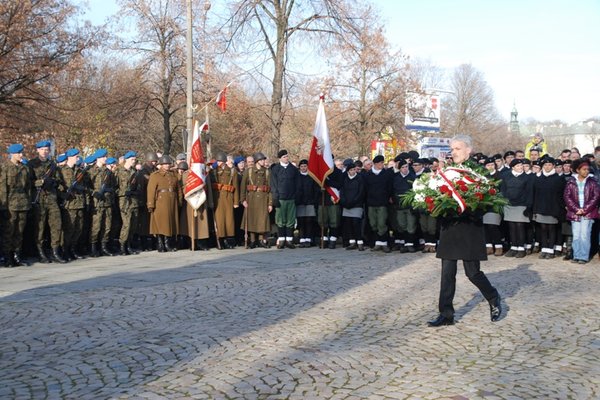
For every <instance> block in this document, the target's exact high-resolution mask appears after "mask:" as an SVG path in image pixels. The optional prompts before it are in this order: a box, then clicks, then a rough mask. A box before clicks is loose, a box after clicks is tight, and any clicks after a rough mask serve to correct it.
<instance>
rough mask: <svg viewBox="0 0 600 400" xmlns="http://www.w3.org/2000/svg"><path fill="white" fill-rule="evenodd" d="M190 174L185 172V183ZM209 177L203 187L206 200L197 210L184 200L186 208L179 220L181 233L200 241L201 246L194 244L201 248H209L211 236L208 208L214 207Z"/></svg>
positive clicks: (183, 179)
mask: <svg viewBox="0 0 600 400" xmlns="http://www.w3.org/2000/svg"><path fill="white" fill-rule="evenodd" d="M188 174H189V171H185V172H184V173H183V176H182V181H183V182H184V184H185V181H186V179H187V175H188ZM209 179H210V178H209V177H205V182H204V189H203V190H204V192H205V193H206V201H205V202H204V203H203V204H202V205H201V206H200V207H199V208H198V209H197V210H195V211H194V209H193V208H192V206H190V204H189V203H188V202H187V201H184V203H185V204H184V205H183V207H184V210H182V212H181V219H180V222H179V227H180V229H181V232H180V233H181V234H182V235H184V236H188V237H190V238H193V239H194V240H197V241H199V246H196V244H194V247H199V248H200V249H201V250H208V245H207V243H206V239H208V238H209V236H210V225H209V217H208V209H209V208H213V198H212V190H211V187H210V180H209Z"/></svg>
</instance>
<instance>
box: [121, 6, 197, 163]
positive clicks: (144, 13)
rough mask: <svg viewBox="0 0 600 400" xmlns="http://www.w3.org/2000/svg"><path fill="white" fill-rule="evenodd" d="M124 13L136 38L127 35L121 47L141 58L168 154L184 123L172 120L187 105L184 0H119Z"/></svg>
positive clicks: (165, 150)
mask: <svg viewBox="0 0 600 400" xmlns="http://www.w3.org/2000/svg"><path fill="white" fill-rule="evenodd" d="M120 4H121V15H122V16H123V17H126V18H130V19H132V20H133V21H135V23H136V33H135V36H134V37H133V39H130V38H128V37H127V38H124V39H123V40H122V47H123V49H124V50H127V51H131V52H133V54H134V57H135V58H137V59H139V61H140V63H139V64H138V68H140V69H141V70H142V71H143V73H144V76H145V77H146V87H147V90H148V95H149V102H148V108H149V109H150V110H153V111H155V112H156V113H158V114H159V115H160V118H161V120H162V131H163V144H162V147H163V152H164V153H165V154H169V153H170V152H171V145H172V141H173V134H174V132H175V131H176V130H177V129H182V128H183V127H184V125H183V123H182V122H183V121H179V120H181V119H182V118H179V120H177V121H178V122H175V123H173V122H174V121H173V119H174V117H175V116H176V113H177V112H178V111H180V110H182V109H184V108H185V97H184V90H185V81H184V77H185V57H184V54H185V53H184V40H185V34H184V31H183V30H182V29H183V28H182V27H184V26H185V17H186V12H185V2H183V1H175V0H120ZM135 58H134V59H135Z"/></svg>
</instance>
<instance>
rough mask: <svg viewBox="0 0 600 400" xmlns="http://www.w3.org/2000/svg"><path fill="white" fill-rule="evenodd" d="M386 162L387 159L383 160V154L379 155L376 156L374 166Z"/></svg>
mask: <svg viewBox="0 0 600 400" xmlns="http://www.w3.org/2000/svg"><path fill="white" fill-rule="evenodd" d="M384 160H385V159H384V158H383V156H382V155H381V154H379V155H376V156H375V157H374V158H373V164H377V163H380V162H383V161H384Z"/></svg>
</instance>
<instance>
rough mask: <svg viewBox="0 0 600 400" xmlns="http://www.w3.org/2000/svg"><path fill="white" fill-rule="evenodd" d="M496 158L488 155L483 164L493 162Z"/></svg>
mask: <svg viewBox="0 0 600 400" xmlns="http://www.w3.org/2000/svg"><path fill="white" fill-rule="evenodd" d="M495 163H496V160H494V157H488V158H486V159H485V162H484V164H495Z"/></svg>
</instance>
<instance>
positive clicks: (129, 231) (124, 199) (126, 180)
mask: <svg viewBox="0 0 600 400" xmlns="http://www.w3.org/2000/svg"><path fill="white" fill-rule="evenodd" d="M115 176H116V181H117V197H118V199H119V211H120V213H121V221H122V225H121V232H120V235H119V243H120V245H121V254H122V255H127V254H137V252H136V251H135V250H133V249H132V248H131V239H132V236H133V233H134V231H135V229H136V228H137V221H138V215H139V207H140V205H139V201H140V200H139V197H140V189H139V184H138V181H139V180H140V179H143V178H142V177H141V174H140V173H139V172H138V171H136V170H135V168H134V167H131V168H129V169H126V168H125V167H122V166H121V167H118V168H117V171H116V173H115Z"/></svg>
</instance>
